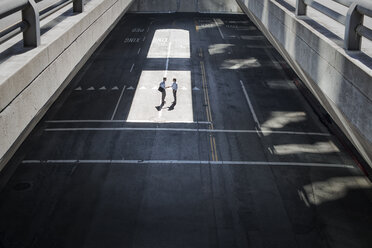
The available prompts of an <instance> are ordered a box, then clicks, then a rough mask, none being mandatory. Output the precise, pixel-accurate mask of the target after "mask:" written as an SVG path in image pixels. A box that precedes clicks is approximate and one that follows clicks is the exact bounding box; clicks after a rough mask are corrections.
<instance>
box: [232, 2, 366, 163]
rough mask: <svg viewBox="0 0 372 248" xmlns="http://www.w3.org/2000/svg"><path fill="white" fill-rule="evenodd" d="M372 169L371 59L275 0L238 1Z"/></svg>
mask: <svg viewBox="0 0 372 248" xmlns="http://www.w3.org/2000/svg"><path fill="white" fill-rule="evenodd" d="M236 1H237V3H238V4H239V5H240V6H241V7H242V9H243V11H244V12H245V13H246V14H247V15H248V16H249V18H250V19H251V20H252V21H254V22H255V23H256V25H257V26H258V27H259V28H260V29H261V31H263V32H264V33H265V35H266V37H267V38H268V39H269V40H270V42H271V43H272V44H273V45H274V46H275V47H276V48H277V50H278V51H279V52H280V53H281V54H282V56H283V57H284V58H285V59H286V60H287V62H288V63H290V65H291V67H292V68H293V69H295V71H296V73H297V74H298V75H299V77H300V78H301V80H302V81H303V82H304V83H305V84H306V86H307V88H308V89H309V90H310V91H311V92H312V94H313V95H314V96H315V97H316V98H317V100H318V101H319V102H320V103H321V104H322V106H323V107H324V108H325V109H326V110H327V112H328V113H329V114H330V115H331V117H332V118H333V120H334V121H335V122H336V124H337V125H338V126H339V127H340V128H341V129H342V131H343V132H344V133H345V134H346V136H347V137H348V138H349V140H350V141H351V142H352V143H353V145H354V146H355V147H356V148H357V149H358V150H359V152H360V154H361V155H362V156H363V157H364V159H365V160H366V161H367V163H369V165H370V166H371V167H372V60H371V58H370V57H368V56H366V55H365V54H363V53H362V52H348V51H345V50H344V49H343V48H342V47H341V46H340V44H342V43H341V42H339V41H337V40H336V41H335V39H332V36H330V35H331V34H330V33H329V32H328V33H329V36H330V37H328V36H327V32H320V31H319V30H318V29H316V26H314V25H309V23H311V22H309V20H307V18H303V20H301V19H298V18H296V17H295V15H294V13H293V11H290V10H289V9H287V8H285V7H284V6H282V5H280V4H279V3H278V2H276V1H272V0H236Z"/></svg>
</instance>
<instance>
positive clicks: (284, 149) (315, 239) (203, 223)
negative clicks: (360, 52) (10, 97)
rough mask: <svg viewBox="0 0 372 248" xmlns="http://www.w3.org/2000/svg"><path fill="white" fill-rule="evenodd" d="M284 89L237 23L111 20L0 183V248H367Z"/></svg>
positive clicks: (263, 44) (308, 119)
mask: <svg viewBox="0 0 372 248" xmlns="http://www.w3.org/2000/svg"><path fill="white" fill-rule="evenodd" d="M157 31H158V32H157ZM176 34H177V35H176ZM178 34H182V35H185V37H189V39H186V38H182V39H179V36H178ZM157 35H159V36H157ZM162 35H163V36H162ZM157 46H158V48H157V49H155V50H153V51H154V52H150V51H152V50H151V49H152V47H157ZM188 53H189V54H188ZM163 73H168V74H167V75H168V77H169V78H168V81H167V84H168V85H170V82H171V77H172V75H177V77H178V79H179V90H178V100H177V104H176V105H175V106H174V109H169V107H170V105H171V102H172V94H171V92H170V91H169V92H168V93H167V99H166V100H167V103H166V104H165V105H164V107H163V109H162V110H161V111H158V110H157V109H156V108H154V107H155V106H156V104H157V103H158V102H159V101H160V93H159V92H158V91H157V87H158V84H159V83H160V81H161V77H162V75H163ZM294 79H295V76H293V73H292V72H291V71H290V69H288V66H287V65H286V63H285V61H284V60H283V58H281V57H280V55H279V54H278V53H277V52H276V51H275V49H274V48H273V47H272V46H271V45H270V44H269V42H268V41H267V40H266V39H265V38H264V37H263V35H262V33H261V32H260V31H259V30H257V28H256V27H255V26H254V25H253V23H252V22H251V21H249V20H248V19H247V17H246V16H244V15H201V14H200V15H197V14H163V15H161V14H159V15H150V14H147V15H134V14H127V15H125V16H124V17H123V19H122V20H121V21H120V22H119V23H118V25H117V26H116V27H115V28H114V29H113V31H112V32H111V33H110V34H109V35H108V37H107V38H106V39H105V41H104V42H103V43H102V44H101V46H100V47H99V48H98V49H97V51H96V52H95V53H94V54H93V55H92V57H91V58H90V59H89V60H88V62H87V63H86V65H85V66H84V67H83V68H82V69H81V71H80V72H79V73H78V74H77V75H76V77H75V78H74V79H73V80H72V82H71V83H70V84H69V86H68V87H67V88H66V89H65V90H64V92H63V93H62V94H61V96H60V97H59V98H58V100H57V101H56V102H55V103H54V104H53V106H52V107H51V108H50V110H49V111H48V112H47V114H46V115H45V117H44V118H43V119H42V121H41V122H40V123H39V124H38V125H37V127H36V128H35V129H34V130H33V132H32V133H31V134H30V136H29V137H28V138H27V140H26V141H25V142H24V144H23V145H22V146H21V148H20V149H19V150H18V151H17V153H16V154H15V155H14V157H13V158H12V160H11V161H10V162H9V164H8V165H7V167H6V169H5V170H4V171H3V172H2V174H1V177H0V182H1V184H0V185H3V187H2V188H1V191H0V248H3V247H4V248H15V247H17V248H18V247H19V248H20V247H35V248H36V247H38V248H44V247H45V248H52V247H66V248H74V247H76V248H82V247H89V248H93V247H97V248H102V247H110V248H119V247H135V248H168V247H169V248H175V247H177V248H178V247H192V248H198V247H200V248H206V247H213V248H214V247H221V248H222V247H226V248H233V247H254V248H256V247H257V248H274V247H275V248H279V247H280V248H281V247H283V248H291V247H298V248H305V247H308V248H313V247H317V248H323V247H324V248H330V247H331V248H340V247H345V248H351V247H357V248H363V247H365V248H370V247H372V190H371V189H372V184H371V183H370V181H369V180H368V179H367V178H366V177H365V176H364V175H363V173H362V172H361V170H360V169H359V168H358V166H357V165H356V164H355V162H354V160H353V159H352V158H351V157H350V155H349V154H348V153H347V152H346V151H345V149H344V148H343V146H341V145H340V144H339V142H338V140H337V138H336V137H334V135H332V134H331V133H330V132H329V130H327V128H326V127H325V126H324V125H323V124H322V123H321V122H320V121H319V119H318V117H317V115H316V114H315V113H314V112H313V110H312V108H311V106H309V104H308V103H307V102H306V100H305V98H304V97H303V96H302V95H301V93H300V91H299V90H298V89H297V88H296V86H295V84H294V83H293V80H294ZM140 84H141V85H140ZM149 85H150V87H149ZM152 85H153V87H152V88H151V86H152ZM143 103H144V104H143ZM140 117H141V118H140ZM136 118H138V119H136Z"/></svg>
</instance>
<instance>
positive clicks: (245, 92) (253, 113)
mask: <svg viewBox="0 0 372 248" xmlns="http://www.w3.org/2000/svg"><path fill="white" fill-rule="evenodd" d="M240 84H241V85H242V88H243V92H244V95H245V99H246V100H247V103H248V106H249V109H250V110H251V113H252V116H253V119H254V121H255V122H256V124H257V127H258V128H260V129H261V125H260V123H259V121H258V119H257V116H256V112H255V111H254V109H253V106H252V103H251V100H250V99H249V96H248V93H247V90H246V89H245V87H244V84H243V81H242V80H240Z"/></svg>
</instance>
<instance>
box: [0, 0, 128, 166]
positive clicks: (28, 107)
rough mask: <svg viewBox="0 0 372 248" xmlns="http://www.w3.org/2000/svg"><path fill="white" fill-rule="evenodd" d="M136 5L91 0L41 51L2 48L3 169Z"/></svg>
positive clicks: (45, 38)
mask: <svg viewBox="0 0 372 248" xmlns="http://www.w3.org/2000/svg"><path fill="white" fill-rule="evenodd" d="M132 2H133V0H91V1H90V2H88V3H87V4H86V6H85V10H84V12H83V13H81V14H73V13H72V12H70V14H66V13H68V12H65V11H66V9H68V8H72V5H70V6H67V7H65V8H64V9H62V10H60V11H59V12H58V13H63V18H62V20H61V21H60V22H59V23H58V24H57V25H56V26H54V27H53V28H52V29H51V30H49V31H48V32H46V33H45V34H43V35H42V37H41V45H40V46H39V47H37V48H34V49H24V48H23V47H22V46H21V45H20V44H21V43H22V42H20V41H19V40H20V38H18V37H16V38H13V39H12V40H10V41H8V42H7V43H5V44H3V45H1V46H0V61H1V62H2V63H1V64H0V111H1V112H0V170H1V169H2V168H3V166H4V165H5V164H6V162H7V161H8V159H9V158H10V157H11V156H12V155H13V153H14V151H15V150H16V149H17V148H18V146H19V145H20V144H21V142H22V141H23V139H24V138H25V137H26V136H27V134H28V132H30V131H31V130H32V128H33V127H34V125H35V124H36V123H37V122H38V120H39V119H40V118H41V116H42V115H43V113H44V112H45V111H46V110H47V108H48V106H49V105H50V104H51V103H52V102H53V99H55V98H56V97H57V96H58V94H59V93H60V92H61V91H62V90H63V88H64V87H65V85H67V83H68V82H69V80H71V78H72V77H73V76H74V75H75V74H76V73H77V71H78V70H79V69H80V68H81V66H82V65H83V64H84V63H85V62H86V60H87V58H89V56H90V55H91V54H92V53H93V51H94V50H95V49H96V48H97V47H98V45H99V44H100V43H101V41H102V40H103V38H104V37H105V36H106V35H107V34H108V32H109V31H110V30H111V29H112V28H113V27H114V26H115V24H116V22H117V21H118V20H119V19H120V18H121V16H122V15H123V14H124V13H125V11H127V9H128V8H129V7H130V5H131V4H132ZM51 18H52V17H51ZM56 18H58V17H56ZM49 21H53V19H52V20H49ZM8 53H9V54H10V55H11V56H10V55H9V56H8V55H7V54H8Z"/></svg>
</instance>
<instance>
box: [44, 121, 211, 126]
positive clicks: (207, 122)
mask: <svg viewBox="0 0 372 248" xmlns="http://www.w3.org/2000/svg"><path fill="white" fill-rule="evenodd" d="M116 122H119V123H133V122H134V121H128V120H49V121H45V123H116ZM189 123H194V124H205V125H210V124H211V122H209V121H194V122H189Z"/></svg>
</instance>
